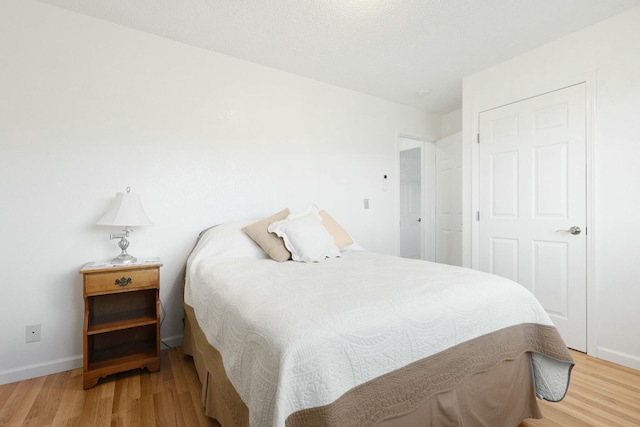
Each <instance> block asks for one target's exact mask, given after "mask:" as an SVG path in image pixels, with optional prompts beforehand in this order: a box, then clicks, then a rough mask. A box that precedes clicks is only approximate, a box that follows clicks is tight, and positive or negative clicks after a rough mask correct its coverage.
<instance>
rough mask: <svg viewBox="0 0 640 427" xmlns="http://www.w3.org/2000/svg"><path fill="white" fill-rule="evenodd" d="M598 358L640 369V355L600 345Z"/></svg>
mask: <svg viewBox="0 0 640 427" xmlns="http://www.w3.org/2000/svg"><path fill="white" fill-rule="evenodd" d="M598 358H599V359H603V360H606V361H609V362H613V363H617V364H618V365H622V366H626V367H628V368H632V369H636V370H639V371H640V357H638V356H633V355H631V354H626V353H622V352H620V351H615V350H610V349H608V348H603V347H598Z"/></svg>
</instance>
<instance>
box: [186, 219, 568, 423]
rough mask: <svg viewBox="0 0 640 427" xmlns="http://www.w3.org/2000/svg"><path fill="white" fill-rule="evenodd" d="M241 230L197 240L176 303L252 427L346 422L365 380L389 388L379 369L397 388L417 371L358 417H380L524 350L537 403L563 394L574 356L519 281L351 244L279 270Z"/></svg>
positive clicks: (222, 230) (230, 227)
mask: <svg viewBox="0 0 640 427" xmlns="http://www.w3.org/2000/svg"><path fill="white" fill-rule="evenodd" d="M242 225H243V224H241V223H240V224H227V225H224V226H220V227H215V228H213V229H212V230H210V231H208V232H207V233H206V234H205V235H203V237H202V238H201V239H200V241H199V243H198V245H197V246H196V248H195V250H194V251H193V253H192V254H191V256H190V257H189V261H188V263H187V272H186V280H185V304H186V306H188V307H191V308H193V312H194V316H195V318H196V321H197V323H198V326H199V327H200V328H201V330H202V332H203V334H204V336H205V337H206V340H207V341H208V342H209V344H211V346H212V347H214V348H215V349H216V350H217V351H218V352H219V354H220V358H221V361H222V364H223V366H224V370H225V374H226V376H227V378H228V380H229V382H230V383H231V385H232V386H233V388H234V390H235V391H236V392H237V394H238V396H239V397H240V399H241V400H242V401H243V402H244V403H245V404H246V406H247V408H248V416H249V420H250V424H251V425H252V426H284V425H286V424H291V422H294V421H295V419H296V418H298V417H307V418H305V420H306V421H304V422H303V423H302V424H299V425H305V424H309V423H310V422H311V421H309V420H313V419H320V420H322V419H326V416H327V412H326V411H325V412H322V411H323V410H322V408H331V411H330V412H329V413H331V414H341V413H346V414H348V413H349V412H350V411H349V405H353V404H354V403H349V402H350V400H349V399H352V396H354V395H355V396H358V395H359V394H361V393H362V392H363V390H368V389H371V387H367V386H370V385H371V384H375V382H376V381H380V384H393V383H394V381H388V379H389V375H395V374H397V375H399V377H398V378H400V379H401V380H398V381H395V383H396V384H401V385H402V388H403V389H406V388H407V384H410V383H411V381H412V379H413V378H415V377H416V376H418V377H419V376H420V375H419V373H420V372H422V373H423V374H422V379H421V380H419V381H415V390H414V391H412V392H410V393H405V394H404V395H403V396H405V397H403V398H398V399H396V401H394V402H392V403H393V404H389V405H382V404H380V402H381V400H380V399H382V401H383V400H384V396H389V393H390V391H388V390H387V391H384V388H380V387H382V386H377V388H378V389H380V390H383V391H382V394H381V396H380V397H379V398H378V400H377V403H375V404H373V405H372V406H371V409H370V410H368V411H364V412H363V414H364V415H361V416H362V417H365V418H366V419H367V420H369V421H367V422H365V421H366V420H364V419H363V420H361V421H363V424H367V423H370V422H371V420H382V419H385V418H388V417H390V416H393V414H397V413H401V412H410V411H412V410H414V409H415V408H416V407H417V405H418V404H419V402H421V401H422V400H423V397H424V396H421V395H420V393H423V394H424V393H434V390H436V391H438V392H442V391H446V390H449V389H451V388H452V387H455V385H456V384H457V383H459V382H460V381H463V380H464V379H465V378H467V377H468V376H470V375H473V374H474V373H477V372H482V371H487V370H488V369H490V368H491V367H492V366H494V365H496V364H497V363H499V362H501V361H505V360H516V359H518V358H519V357H520V356H522V355H523V354H525V353H527V354H529V353H530V354H531V355H532V356H531V357H530V361H531V362H530V363H531V369H532V372H533V376H534V379H535V381H534V383H535V393H536V395H537V396H538V397H540V398H544V399H547V400H551V401H557V400H560V399H562V398H563V397H564V395H565V393H566V390H567V387H568V383H569V377H570V371H571V367H572V366H573V363H572V360H571V357H570V355H569V353H568V351H567V350H566V347H565V346H564V343H563V342H562V340H561V338H560V337H559V335H558V334H557V331H556V330H555V328H554V327H553V324H552V323H551V321H550V319H549V317H548V316H547V314H546V313H545V312H544V310H543V309H542V307H541V306H540V304H539V303H538V302H537V301H536V299H535V298H534V297H533V296H532V295H531V293H529V292H528V291H527V290H526V289H524V288H523V287H521V286H520V285H518V284H516V283H514V282H511V281H509V280H507V279H503V278H500V277H497V276H493V275H489V274H486V273H481V272H478V271H474V270H469V269H464V268H460V267H452V266H446V265H442V264H435V263H429V262H425V261H419V260H410V259H403V258H397V257H392V256H388V255H382V254H376V253H372V252H366V251H360V250H354V251H344V252H343V253H342V254H341V257H340V258H336V259H331V260H327V261H325V262H321V263H311V264H307V263H296V262H285V263H277V262H274V261H272V260H270V259H268V258H267V257H265V256H264V254H262V253H261V251H260V248H259V247H257V249H256V246H255V244H254V243H253V241H251V239H249V238H248V237H247V236H245V235H244V233H242V232H240V231H239V228H241V226H242ZM407 381H409V382H407ZM425 383H427V384H431V383H433V384H431V385H429V387H426V386H425ZM373 389H376V387H373ZM350 396H351V397H350ZM352 400H353V399H352ZM366 400H368V401H372V402H376V397H375V396H373V397H370V398H368V399H366ZM353 401H354V402H358V403H357V404H358V405H360V404H361V402H360V401H359V399H358V398H357V397H356V398H355V400H353ZM336 405H338V406H340V405H342V407H343V409H342V410H336V408H337V406H336ZM385 408H387V409H385ZM314 411H315V412H314ZM318 411H319V412H318ZM372 411H373V413H372ZM385 411H386V412H385ZM378 412H379V413H378ZM321 424H322V423H321ZM356 424H358V422H357V420H356Z"/></svg>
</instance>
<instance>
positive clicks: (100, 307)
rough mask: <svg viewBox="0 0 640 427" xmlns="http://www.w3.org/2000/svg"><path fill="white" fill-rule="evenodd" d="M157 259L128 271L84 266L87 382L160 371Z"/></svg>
mask: <svg viewBox="0 0 640 427" xmlns="http://www.w3.org/2000/svg"><path fill="white" fill-rule="evenodd" d="M161 266H162V263H161V262H160V260H159V259H157V258H155V259H152V260H150V261H148V262H143V263H139V264H134V265H128V266H121V265H118V266H112V265H108V264H96V263H89V264H86V265H84V266H83V267H82V269H81V270H80V273H81V274H82V277H83V286H82V288H83V296H84V328H83V344H84V365H83V370H82V382H83V385H84V388H85V389H87V388H91V387H93V386H94V385H96V383H97V382H98V380H99V379H100V378H103V377H106V376H107V375H111V374H115V373H118V372H123V371H128V370H130V369H138V368H147V369H148V370H149V371H151V372H156V371H158V370H160V267H161Z"/></svg>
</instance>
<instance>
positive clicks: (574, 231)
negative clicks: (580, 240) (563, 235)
mask: <svg viewBox="0 0 640 427" xmlns="http://www.w3.org/2000/svg"><path fill="white" fill-rule="evenodd" d="M556 231H566V232H567V233H571V234H573V235H574V236H575V235H578V234H580V233H582V229H581V228H580V227H578V226H577V225H574V226H573V227H571V228H570V229H568V230H556Z"/></svg>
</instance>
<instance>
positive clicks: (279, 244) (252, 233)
mask: <svg viewBox="0 0 640 427" xmlns="http://www.w3.org/2000/svg"><path fill="white" fill-rule="evenodd" d="M287 216H289V208H287V209H284V210H281V211H280V212H278V213H276V214H273V215H271V216H270V217H268V218H265V219H263V220H262V221H258V222H254V223H253V224H251V225H247V226H246V227H244V228H243V229H242V231H244V232H245V233H247V234H248V235H249V237H251V238H252V239H253V240H254V241H255V242H256V243H257V244H258V245H260V247H261V248H262V249H263V250H264V251H265V252H266V253H267V255H269V256H270V257H271V259H273V260H274V261H278V262H284V261H287V260H288V259H291V253H290V252H289V251H288V250H287V248H286V247H285V246H284V241H283V240H282V239H281V238H280V237H278V236H277V235H275V234H274V233H269V231H268V230H267V228H268V227H269V224H271V223H273V222H276V221H280V220H283V219H285V218H287Z"/></svg>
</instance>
